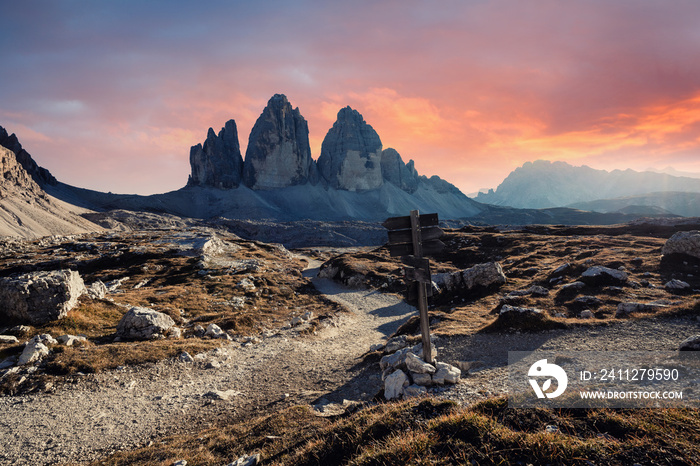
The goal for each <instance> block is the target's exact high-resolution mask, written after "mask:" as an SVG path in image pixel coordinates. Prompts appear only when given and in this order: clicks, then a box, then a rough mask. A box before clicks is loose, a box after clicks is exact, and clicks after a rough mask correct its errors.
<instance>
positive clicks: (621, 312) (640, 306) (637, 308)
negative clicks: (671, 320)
mask: <svg viewBox="0 0 700 466" xmlns="http://www.w3.org/2000/svg"><path fill="white" fill-rule="evenodd" d="M667 307H668V306H667V305H665V304H656V303H637V302H625V303H620V304H618V305H617V311H616V312H615V317H625V316H628V315H630V314H633V313H635V312H656V311H659V310H662V309H664V308H667Z"/></svg>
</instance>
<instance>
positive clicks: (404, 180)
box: [381, 147, 418, 193]
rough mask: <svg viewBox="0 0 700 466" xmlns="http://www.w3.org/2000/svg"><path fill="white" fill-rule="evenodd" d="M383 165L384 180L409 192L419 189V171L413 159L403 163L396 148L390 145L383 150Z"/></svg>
mask: <svg viewBox="0 0 700 466" xmlns="http://www.w3.org/2000/svg"><path fill="white" fill-rule="evenodd" d="M381 166H382V177H384V181H388V182H390V183H393V184H394V185H395V186H397V187H399V188H401V189H402V190H404V191H406V192H407V193H414V192H415V191H416V189H418V172H417V171H416V169H415V167H414V163H413V160H411V161H409V162H408V164H405V163H403V160H402V159H401V155H400V154H399V153H398V152H397V151H396V149H392V148H391V147H389V148H387V149H384V150H383V151H382V158H381Z"/></svg>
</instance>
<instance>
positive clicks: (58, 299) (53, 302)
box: [0, 270, 85, 325]
mask: <svg viewBox="0 0 700 466" xmlns="http://www.w3.org/2000/svg"><path fill="white" fill-rule="evenodd" d="M83 292H85V284H84V283H83V279H82V278H80V274H78V272H76V271H73V270H54V271H50V272H30V273H26V274H23V275H15V276H11V277H6V278H2V279H0V317H2V318H3V319H8V320H14V321H18V322H21V323H23V324H32V325H40V324H45V323H47V322H51V321H54V320H57V319H60V318H62V317H65V315H66V314H67V313H68V311H70V310H71V309H73V308H74V307H75V306H76V305H77V304H78V298H79V297H80V295H82V294H83Z"/></svg>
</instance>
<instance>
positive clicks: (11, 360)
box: [0, 356, 17, 370]
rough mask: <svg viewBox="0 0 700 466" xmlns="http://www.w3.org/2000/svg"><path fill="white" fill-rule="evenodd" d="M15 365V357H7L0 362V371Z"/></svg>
mask: <svg viewBox="0 0 700 466" xmlns="http://www.w3.org/2000/svg"><path fill="white" fill-rule="evenodd" d="M16 363H17V357H16V356H8V357H6V358H5V359H3V360H2V362H0V370H3V369H7V368H8V367H12V366H14V365H15V364H16Z"/></svg>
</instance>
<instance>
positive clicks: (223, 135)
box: [187, 120, 243, 189]
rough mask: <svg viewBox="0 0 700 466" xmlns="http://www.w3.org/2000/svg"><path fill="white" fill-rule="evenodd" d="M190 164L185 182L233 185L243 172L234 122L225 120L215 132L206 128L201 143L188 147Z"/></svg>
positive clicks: (226, 186)
mask: <svg viewBox="0 0 700 466" xmlns="http://www.w3.org/2000/svg"><path fill="white" fill-rule="evenodd" d="M190 167H191V168H192V173H191V175H190V178H189V180H188V182H187V185H188V186H211V187H214V188H221V189H231V188H237V187H238V186H239V185H240V184H241V177H242V174H243V157H242V156H241V148H240V145H239V143H238V129H237V128H236V122H235V121H233V120H229V121H227V122H226V125H225V126H224V127H223V128H221V131H219V134H218V136H217V135H216V134H215V133H214V130H213V129H212V128H209V133H208V134H207V140H206V141H204V144H197V145H196V146H192V148H191V149H190Z"/></svg>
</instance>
